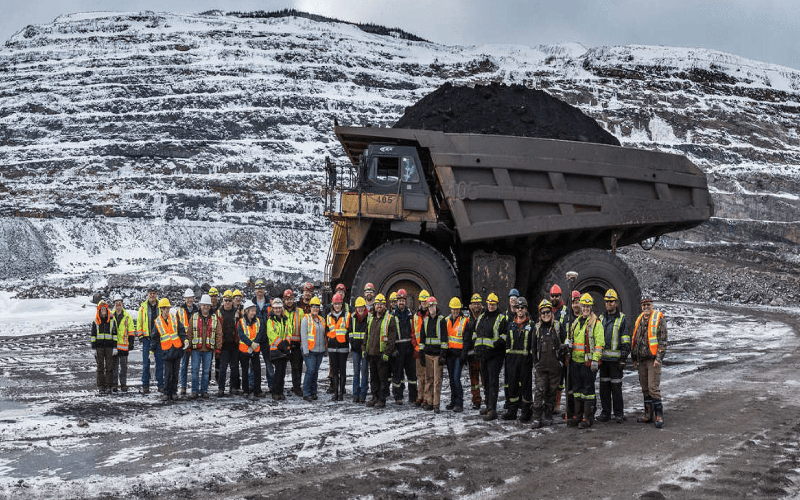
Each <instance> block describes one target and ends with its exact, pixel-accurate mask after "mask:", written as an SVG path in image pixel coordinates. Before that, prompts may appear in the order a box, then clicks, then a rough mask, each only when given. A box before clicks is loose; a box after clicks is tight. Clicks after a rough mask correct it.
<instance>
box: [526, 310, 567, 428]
mask: <svg viewBox="0 0 800 500" xmlns="http://www.w3.org/2000/svg"><path fill="white" fill-rule="evenodd" d="M554 311H555V309H554V308H553V304H552V303H551V302H550V301H548V300H546V299H545V300H542V301H541V302H540V303H539V321H537V322H536V330H535V332H534V336H533V349H532V351H533V367H534V373H535V379H536V390H535V394H534V397H533V428H534V429H538V428H540V427H542V425H552V424H553V410H554V409H555V407H556V394H557V393H558V390H559V386H560V384H561V383H562V378H561V376H562V373H563V366H562V364H561V360H562V359H563V358H564V354H565V351H564V348H563V347H562V346H563V345H564V341H565V340H566V339H567V331H566V330H564V329H562V328H561V323H559V322H558V320H557V319H556V318H555V314H554ZM543 412H544V418H542V413H543Z"/></svg>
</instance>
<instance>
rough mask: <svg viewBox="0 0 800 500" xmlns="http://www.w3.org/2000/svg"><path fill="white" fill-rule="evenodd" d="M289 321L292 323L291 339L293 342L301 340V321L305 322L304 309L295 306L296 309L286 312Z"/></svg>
mask: <svg viewBox="0 0 800 500" xmlns="http://www.w3.org/2000/svg"><path fill="white" fill-rule="evenodd" d="M286 318H287V323H288V324H290V325H292V331H291V332H290V333H291V337H289V338H290V340H291V341H292V342H300V323H302V322H303V310H302V309H300V308H299V307H295V308H294V311H291V312H287V313H286Z"/></svg>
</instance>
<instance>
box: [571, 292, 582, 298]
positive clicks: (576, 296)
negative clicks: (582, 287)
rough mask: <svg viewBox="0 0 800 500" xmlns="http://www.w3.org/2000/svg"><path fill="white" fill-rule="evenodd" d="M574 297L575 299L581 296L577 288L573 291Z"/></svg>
mask: <svg viewBox="0 0 800 500" xmlns="http://www.w3.org/2000/svg"><path fill="white" fill-rule="evenodd" d="M572 298H573V299H579V298H581V292H579V291H577V290H573V291H572Z"/></svg>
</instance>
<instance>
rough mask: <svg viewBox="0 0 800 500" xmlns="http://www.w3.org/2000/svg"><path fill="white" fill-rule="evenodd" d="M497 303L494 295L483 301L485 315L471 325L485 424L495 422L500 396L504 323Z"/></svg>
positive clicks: (504, 341)
mask: <svg viewBox="0 0 800 500" xmlns="http://www.w3.org/2000/svg"><path fill="white" fill-rule="evenodd" d="M498 302H499V299H498V298H497V295H496V294H495V293H490V294H489V296H488V297H486V311H485V312H483V313H481V315H480V316H479V317H478V320H477V321H476V322H475V325H474V327H473V331H472V332H469V333H470V334H471V335H472V345H474V346H475V355H476V356H478V357H479V358H480V360H481V373H482V375H483V381H484V382H483V383H484V384H485V387H486V407H485V408H482V409H481V411H480V413H481V415H484V417H483V419H484V420H485V421H487V422H488V421H490V420H495V419H497V397H498V393H499V392H500V371H501V370H502V369H503V361H504V359H505V352H506V335H507V333H508V320H507V318H506V316H505V314H503V313H501V312H500V310H499V309H498V308H497V303H498Z"/></svg>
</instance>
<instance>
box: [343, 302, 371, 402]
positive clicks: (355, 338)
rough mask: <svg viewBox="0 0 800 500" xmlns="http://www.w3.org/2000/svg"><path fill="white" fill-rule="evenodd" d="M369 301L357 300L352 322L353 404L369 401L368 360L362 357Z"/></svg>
mask: <svg viewBox="0 0 800 500" xmlns="http://www.w3.org/2000/svg"><path fill="white" fill-rule="evenodd" d="M368 318H369V312H368V311H367V301H365V300H364V297H358V298H357V299H356V309H355V312H354V313H353V317H352V318H351V321H350V332H349V335H348V338H349V340H350V351H351V352H352V356H353V402H354V403H364V402H365V401H366V400H367V389H368V387H369V368H368V364H367V358H366V357H364V356H363V355H362V352H363V350H364V337H365V335H366V332H367V319H368Z"/></svg>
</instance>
